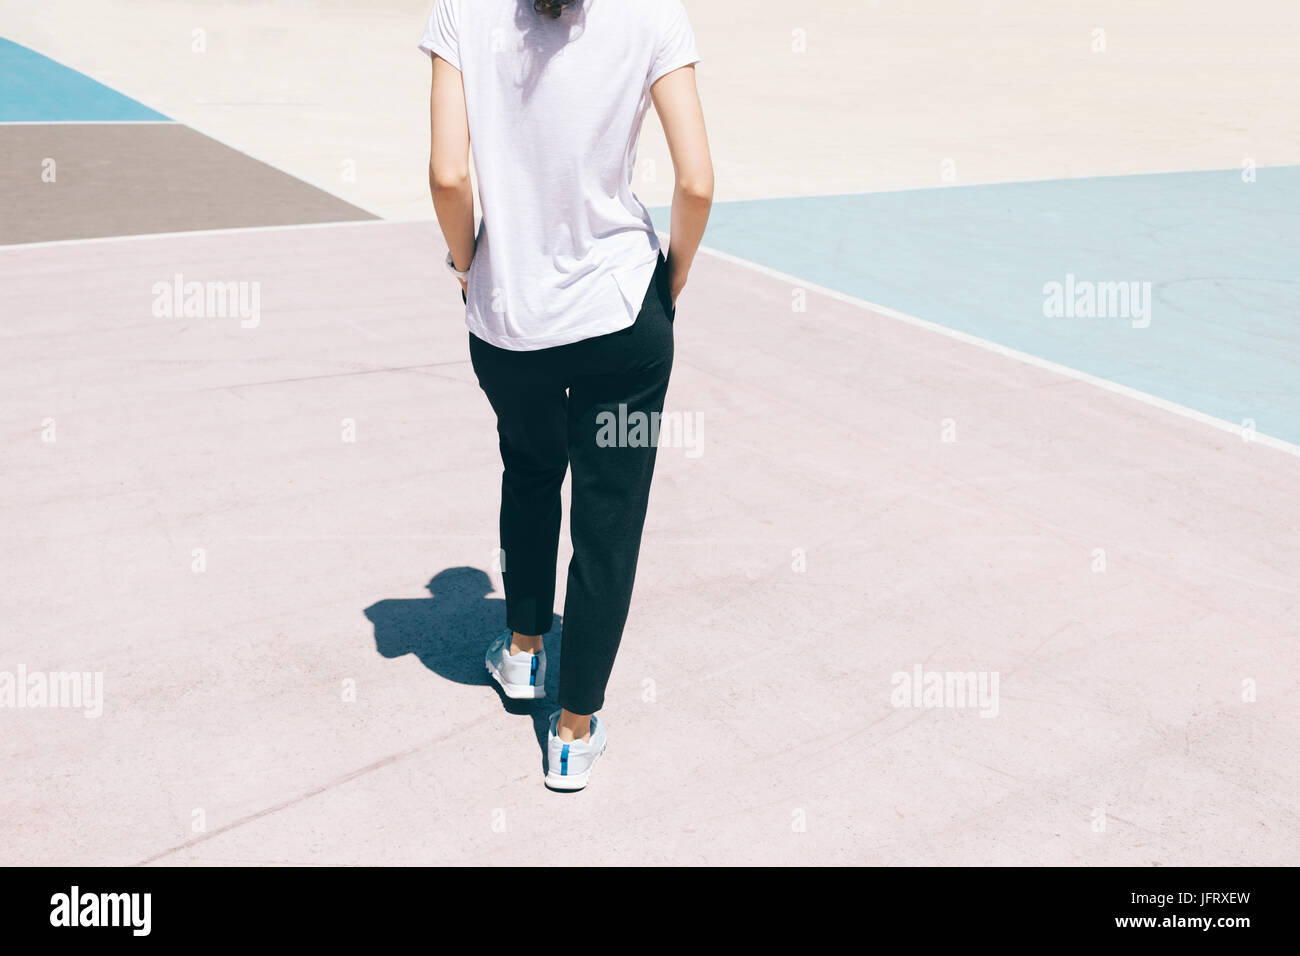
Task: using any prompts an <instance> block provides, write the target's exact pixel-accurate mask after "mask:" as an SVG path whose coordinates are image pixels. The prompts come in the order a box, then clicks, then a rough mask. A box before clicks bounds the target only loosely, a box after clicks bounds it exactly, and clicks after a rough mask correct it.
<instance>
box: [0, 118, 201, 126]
mask: <svg viewBox="0 0 1300 956" xmlns="http://www.w3.org/2000/svg"><path fill="white" fill-rule="evenodd" d="M175 125H177V124H176V121H175V120H170V119H160V120H0V126H175Z"/></svg>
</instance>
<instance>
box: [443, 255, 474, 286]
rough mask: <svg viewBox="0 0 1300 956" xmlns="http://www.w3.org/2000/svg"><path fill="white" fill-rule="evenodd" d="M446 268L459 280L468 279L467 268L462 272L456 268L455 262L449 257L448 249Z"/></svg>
mask: <svg viewBox="0 0 1300 956" xmlns="http://www.w3.org/2000/svg"><path fill="white" fill-rule="evenodd" d="M447 269H448V270H449V271H450V272H451V274H452V275H454V276H455V277H456V278H457V279H459V280H460V281H461V282H468V281H469V270H468V269H466V270H465V271H464V272H461V271H460V270H459V269H457V268H456V263H455V262H454V261H452V258H451V250H450V249H448V250H447Z"/></svg>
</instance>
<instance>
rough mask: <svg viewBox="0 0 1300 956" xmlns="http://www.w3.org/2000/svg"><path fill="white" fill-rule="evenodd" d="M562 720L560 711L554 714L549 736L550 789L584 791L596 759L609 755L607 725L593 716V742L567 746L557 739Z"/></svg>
mask: <svg viewBox="0 0 1300 956" xmlns="http://www.w3.org/2000/svg"><path fill="white" fill-rule="evenodd" d="M559 719H560V712H559V711H558V710H557V711H556V712H555V713H553V714H551V729H550V730H549V731H548V733H547V736H546V763H547V771H546V785H547V786H548V787H550V788H551V789H553V790H581V789H582V788H583V787H585V786H586V785H587V781H588V780H589V779H590V778H591V768H592V766H593V765H594V764H595V763H596V758H597V757H599V756H600V755H601V754H603V753H604V752H605V747H606V744H607V739H606V736H605V722H604V721H603V720H600V719H599V718H598V717H597V716H596V715H595V714H592V715H591V739H589V740H572V741H570V742H569V743H565V742H564V741H563V740H561V739H560V738H559V737H557V736H555V725H556V722H557V721H558V720H559Z"/></svg>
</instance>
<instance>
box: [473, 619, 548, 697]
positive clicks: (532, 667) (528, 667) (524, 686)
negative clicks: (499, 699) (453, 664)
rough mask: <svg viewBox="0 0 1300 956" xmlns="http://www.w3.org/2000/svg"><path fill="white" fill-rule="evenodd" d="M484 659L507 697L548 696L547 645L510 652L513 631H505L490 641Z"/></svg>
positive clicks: (490, 672)
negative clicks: (534, 652)
mask: <svg viewBox="0 0 1300 956" xmlns="http://www.w3.org/2000/svg"><path fill="white" fill-rule="evenodd" d="M484 663H486V664H487V669H488V673H489V674H491V675H492V679H493V680H495V681H496V682H497V683H498V684H500V685H501V690H502V692H503V693H504V694H505V695H506V696H507V697H512V698H514V699H516V700H519V699H524V700H537V699H540V698H542V697H545V696H546V648H544V647H543V648H542V649H541V650H540V651H539V652H538V653H536V654H529V653H528V652H527V651H520V652H519V653H518V654H511V653H510V632H509V631H506V632H505V633H504V634H502V635H501V636H500V637H498V638H497V639H496V640H495V641H493V642H492V643H491V644H489V645H488V649H487V657H486V658H485V660H484Z"/></svg>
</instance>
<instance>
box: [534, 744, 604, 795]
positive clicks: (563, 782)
mask: <svg viewBox="0 0 1300 956" xmlns="http://www.w3.org/2000/svg"><path fill="white" fill-rule="evenodd" d="M608 749H609V744H605V746H603V747H601V748H600V753H598V754H596V758H595V759H593V760H592V761H591V766H590V767H588V768H587V770H586V772H585V773H571V774H558V773H555V772H554V771H551V772H550V773H548V774H547V775H546V781H545V782H546V785H547V786H548V787H550V788H551V789H552V790H582V789H585V788H586V786H587V783H588V782H589V781H590V780H591V772H592V771H593V770H595V769H596V760H598V759H600V757H601V756H602V755H603V754H604V753H605V751H606V750H608Z"/></svg>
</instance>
